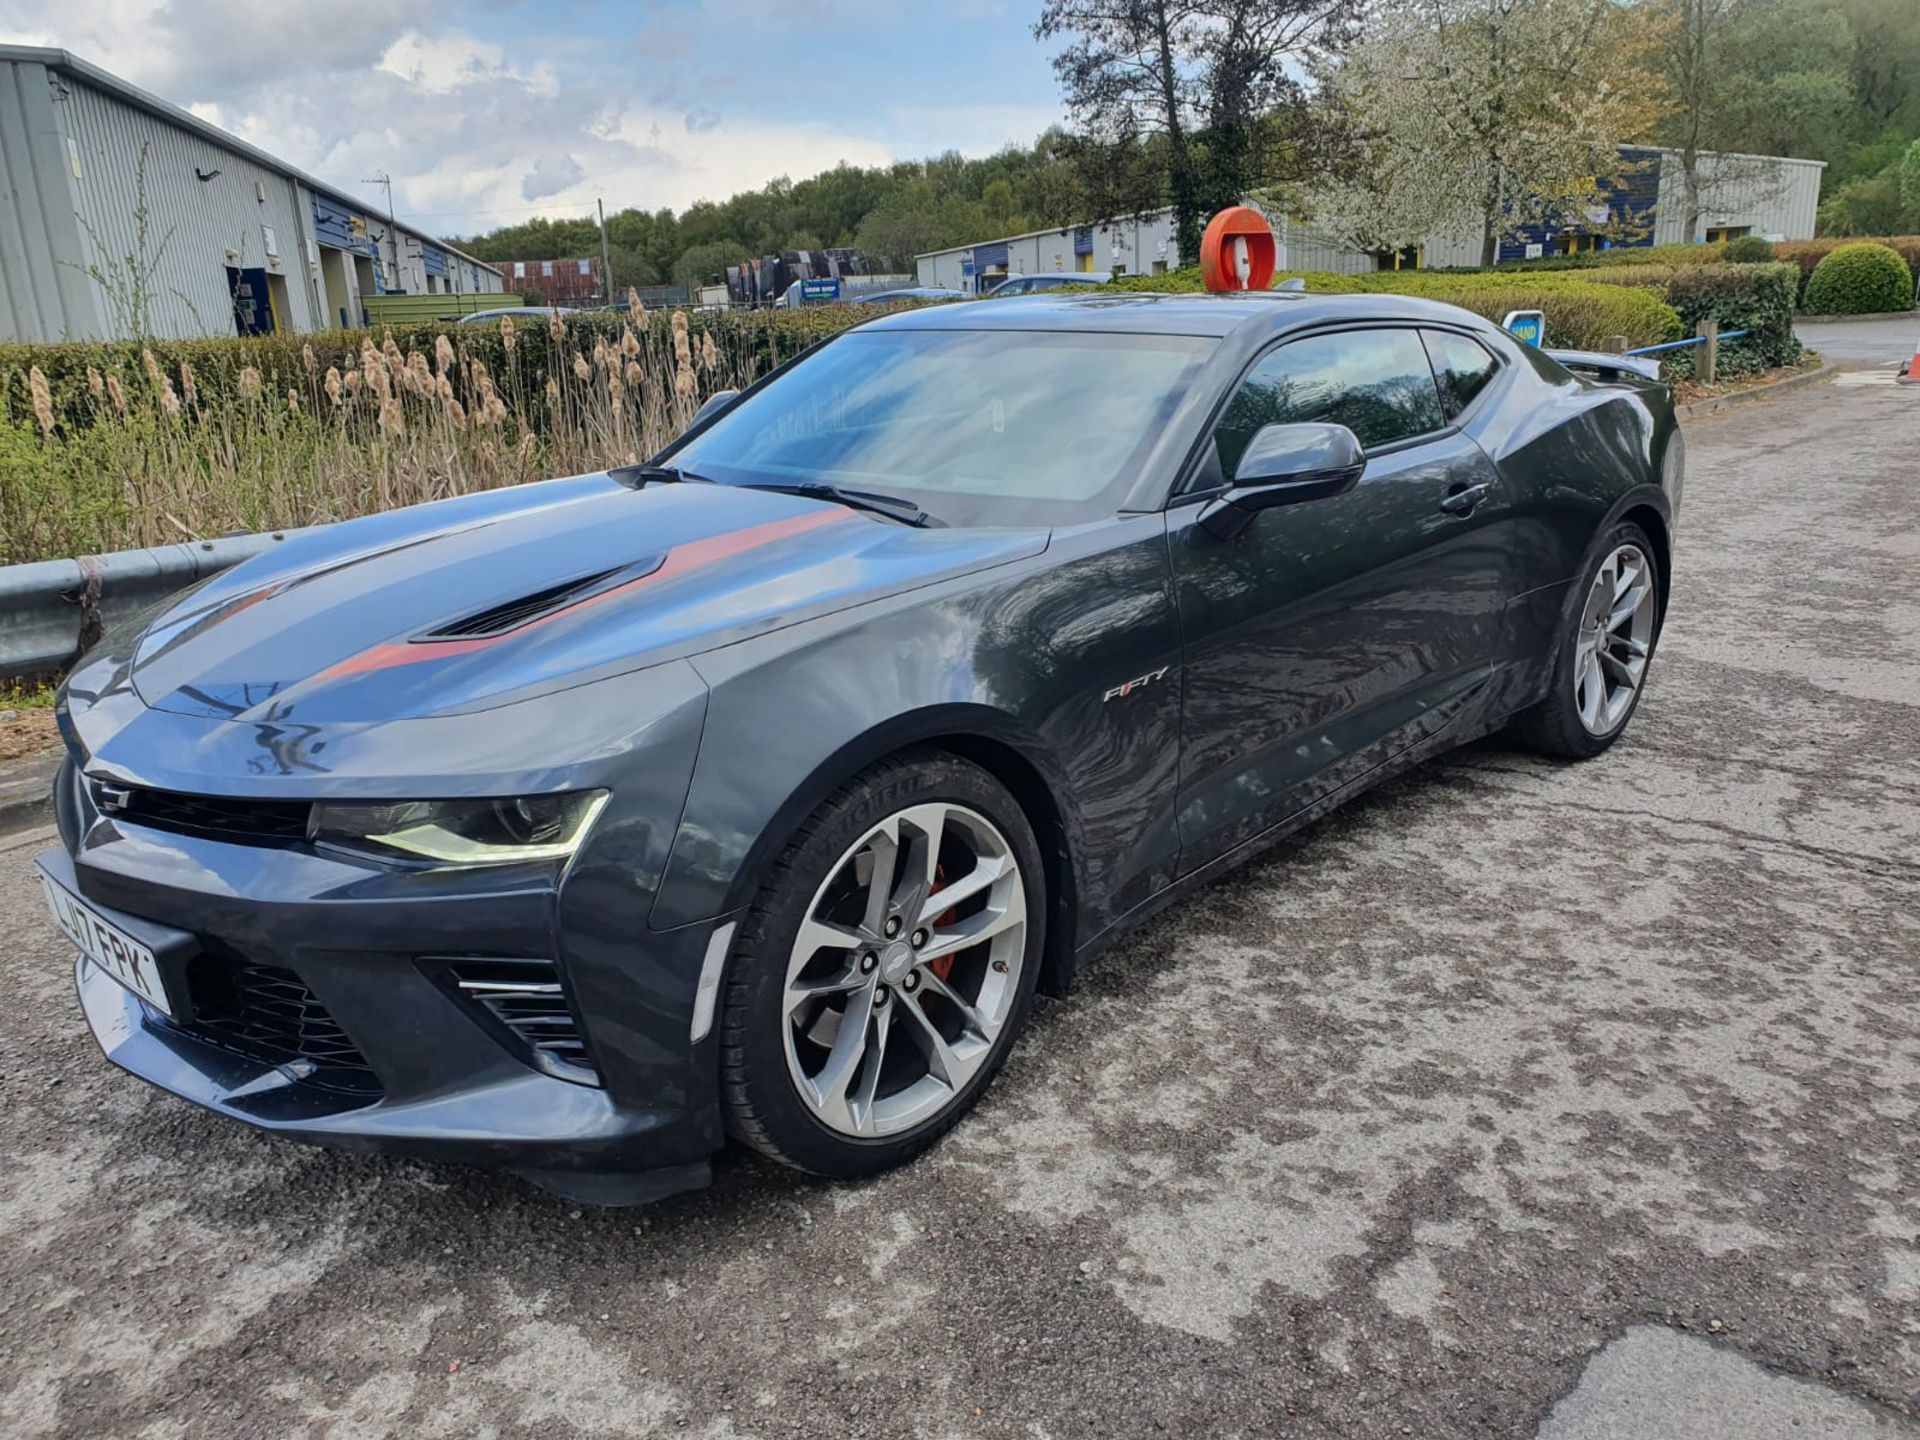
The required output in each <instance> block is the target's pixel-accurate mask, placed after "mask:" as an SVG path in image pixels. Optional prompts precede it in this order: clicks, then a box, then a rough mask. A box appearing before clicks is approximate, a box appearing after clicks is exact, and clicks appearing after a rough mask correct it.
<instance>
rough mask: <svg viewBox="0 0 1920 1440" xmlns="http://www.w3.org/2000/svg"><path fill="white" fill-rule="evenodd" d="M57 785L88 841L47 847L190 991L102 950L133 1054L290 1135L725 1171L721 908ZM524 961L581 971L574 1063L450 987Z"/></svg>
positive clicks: (583, 1190)
mask: <svg viewBox="0 0 1920 1440" xmlns="http://www.w3.org/2000/svg"><path fill="white" fill-rule="evenodd" d="M58 783H59V785H60V786H61V793H60V794H58V795H57V796H56V801H57V804H56V811H57V813H58V815H59V819H60V822H61V831H62V838H63V840H65V841H66V848H63V849H61V850H56V851H51V852H49V853H48V854H46V855H45V856H42V857H41V862H42V863H43V864H44V865H45V866H46V867H47V869H48V870H49V872H50V873H51V874H52V875H53V877H54V878H55V879H56V880H58V881H60V882H61V883H62V884H64V885H65V886H67V888H68V889H70V890H72V891H74V892H75V893H77V894H79V895H81V896H82V897H83V898H85V899H86V900H87V902H88V903H90V904H92V905H93V906H94V907H95V908H96V909H99V910H101V911H102V912H104V913H105V915H106V918H107V919H109V920H110V921H113V922H114V923H117V924H119V925H120V926H121V927H122V928H123V929H126V930H129V931H131V932H133V933H135V934H136V935H138V936H139V937H140V938H141V939H143V940H144V941H146V942H147V943H148V944H149V945H150V946H151V947H152V948H153V949H154V950H155V951H156V952H157V953H160V954H161V955H163V956H164V957H165V960H164V962H163V964H164V968H166V969H167V970H168V971H169V973H170V975H171V976H172V982H171V985H170V988H172V985H177V986H178V989H179V992H180V994H181V995H182V996H183V997H184V998H185V1001H186V1004H185V1006H184V1007H183V1008H182V1013H181V1015H180V1016H179V1017H178V1019H177V1020H169V1019H168V1018H167V1017H165V1016H163V1015H162V1014H161V1013H160V1012H159V1011H158V1010H155V1009H153V1008H151V1007H149V1006H148V1005H147V1004H146V1003H145V1002H144V1001H142V1000H140V999H139V998H138V997H137V996H135V995H133V994H132V993H131V992H129V991H126V990H124V989H122V988H121V987H120V986H119V985H118V984H117V983H116V982H114V981H113V980H112V979H111V978H109V977H108V976H107V975H106V974H105V973H103V972H101V971H100V970H98V969H97V968H95V967H94V966H93V965H92V964H91V963H90V962H88V961H86V960H84V959H81V960H79V961H78V963H77V966H76V972H75V976H76V984H77V988H78V991H79V996H80V1001H81V1005H82V1008H83V1010H84V1011H85V1014H86V1018H87V1023H88V1025H89V1027H90V1028H91V1029H92V1031H93V1034H94V1036H95V1038H96V1039H97V1040H98V1042H99V1044H100V1047H101V1049H102V1051H103V1052H104V1053H105V1054H106V1056H107V1058H108V1059H109V1060H111V1061H112V1062H113V1063H114V1064H116V1065H118V1066H120V1067H121V1068H123V1069H125V1070H127V1071H129V1072H131V1073H133V1074H135V1075H138V1076H140V1077H141V1078H142V1079H145V1080H147V1081H150V1082H151V1083H153V1084H155V1085H157V1086H159V1087H160V1088H162V1089H165V1090H167V1091H170V1092H171V1093H173V1094H175V1095H178V1096H180V1097H182V1098H184V1099H187V1100H190V1101H193V1102H194V1103H196V1104H199V1105H203V1106H205V1107H206V1108H208V1109H210V1110H213V1111H215V1112H217V1113H219V1114H222V1115H226V1116H229V1117H231V1118H233V1119H237V1120H241V1121H244V1122H246V1123H248V1124H250V1125H254V1126H257V1127H259V1128H261V1129H264V1130H269V1131H272V1132H274V1133H276V1134H279V1135H284V1136H286V1137H287V1138H289V1139H293V1140H298V1141H303V1142H306V1143H312V1144H320V1145H331V1146H338V1147H342V1148H349V1149H357V1150H376V1151H385V1152H390V1153H394V1154H401V1155H408V1156H413V1157H417V1158H422V1159H429V1160H441V1161H453V1162H458V1163H467V1164H477V1165H486V1166H495V1167H504V1168H509V1169H512V1170H515V1171H518V1172H520V1173H522V1174H525V1175H527V1176H528V1177H529V1178H531V1179H533V1180H535V1181H537V1182H539V1183H541V1184H543V1185H546V1186H547V1187H549V1188H551V1189H555V1190H558V1191H561V1192H562V1193H565V1194H568V1195H571V1196H574V1197H576V1198H579V1199H584V1200H589V1201H594V1202H604V1203H634V1202H636V1201H640V1200H645V1199H651V1198H656V1197H657V1196H658V1195H662V1194H667V1193H671V1192H672V1191H675V1190H680V1189H686V1188H690V1187H692V1186H697V1185H700V1184H703V1183H705V1181H706V1179H707V1178H708V1159H709V1157H710V1156H711V1154H712V1153H713V1152H714V1151H715V1150H716V1149H718V1148H719V1147H720V1145H721V1144H722V1143H723V1132H722V1127H721V1125H720V1122H719V1110H718V1104H717V1093H716V1066H715V1063H714V1056H713V1054H712V1048H711V1047H712V1045H713V1044H714V1042H713V1040H712V1039H711V1038H709V1039H707V1040H706V1041H704V1042H703V1043H702V1044H699V1045H696V1044H694V1043H692V1042H691V1041H690V1040H689V1038H688V1036H689V1030H690V1017H691V1015H692V1013H693V1009H694V996H695V991H696V989H697V987H698V982H699V975H700V969H701V965H702V961H703V959H704V957H705V951H706V947H707V943H708V941H709V939H710V938H711V936H712V935H713V933H714V930H715V924H713V923H707V924H700V925H689V926H685V927H681V928H680V929H678V930H673V931H665V932H656V931H651V930H649V929H648V928H647V925H646V911H647V906H648V903H649V901H650V899H651V894H650V891H649V890H647V889H643V888H639V887H636V886H635V885H634V884H633V883H632V876H631V873H630V872H626V873H625V874H624V878H625V885H624V887H622V886H621V885H620V884H618V883H617V882H616V881H615V879H614V876H613V874H612V871H611V867H609V866H608V865H606V864H605V863H603V862H600V861H595V860H592V859H590V858H589V857H588V856H586V855H584V854H583V855H582V856H581V857H578V858H577V861H576V864H575V865H574V867H572V869H570V870H569V871H567V872H565V873H559V872H556V871H555V870H554V868H553V867H551V866H524V867H521V866H511V867H508V866H502V867H490V868H488V869H484V870H475V871H470V872H453V871H445V870H439V871H435V870H404V869H394V868H390V867H385V866H381V865H378V864H375V863H371V862H359V861H355V860H353V859H351V858H349V857H336V856H331V855H327V854H324V853H318V852H316V851H314V850H312V849H309V848H306V847H304V846H291V847H270V846H257V845H245V844H236V843H229V842H225V841H219V840H212V839H206V838H201V837H197V836H191V835H184V834H177V833H171V832H162V831H159V830H155V829H151V828H147V827H144V826H140V825H135V824H129V823H125V822H123V821H116V820H115V819H113V818H112V817H108V816H102V815H101V814H100V813H99V812H98V810H97V809H95V808H94V807H93V806H92V802H91V797H90V793H89V790H88V787H87V784H86V782H85V781H84V779H82V778H81V777H80V776H79V775H78V774H77V773H76V771H75V770H74V768H73V767H72V766H71V765H70V766H68V767H67V768H66V769H65V770H63V772H62V774H61V777H60V781H59V782H58ZM623 889H624V894H622V893H621V892H622V890H623ZM510 961H511V962H516V963H520V964H524V965H541V966H544V967H546V973H551V974H552V975H554V976H555V977H557V980H558V982H559V983H560V984H561V985H562V987H563V990H564V1005H561V1006H557V1007H556V1009H557V1010H558V1011H559V1012H560V1013H561V1014H562V1015H564V1016H565V1017H566V1019H567V1020H570V1021H571V1023H572V1024H573V1026H574V1027H576V1029H577V1032H578V1033H577V1037H576V1038H577V1041H578V1046H579V1050H580V1052H582V1053H583V1055H584V1064H582V1065H580V1066H575V1067H570V1068H568V1067H563V1069H562V1073H565V1074H567V1075H569V1076H570V1077H571V1078H560V1075H559V1074H556V1073H548V1070H547V1069H543V1068H542V1063H541V1062H542V1060H543V1054H542V1052H540V1051H538V1050H536V1049H534V1048H533V1047H531V1046H529V1045H527V1044H524V1043H521V1038H522V1037H521V1036H520V1035H519V1033H518V1032H516V1031H513V1030H512V1029H510V1028H508V1027H505V1026H503V1025H502V1024H501V1023H500V1021H499V1017H498V1016H497V1015H495V1014H494V1013H493V1012H492V1011H490V1010H488V1009H487V1008H486V1007H485V1006H484V1005H482V1004H481V1003H479V1002H477V1001H476V1000H475V999H473V998H472V997H471V996H470V995H469V994H467V993H465V992H463V991H462V989H461V987H460V986H459V984H458V983H450V979H451V977H452V976H454V975H456V974H458V973H461V972H460V971H459V969H458V967H461V966H471V965H481V966H486V965H490V964H491V965H498V964H503V963H506V962H510Z"/></svg>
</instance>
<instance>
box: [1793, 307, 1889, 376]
mask: <svg viewBox="0 0 1920 1440" xmlns="http://www.w3.org/2000/svg"><path fill="white" fill-rule="evenodd" d="M1793 333H1794V334H1795V335H1797V336H1799V337H1800V343H1801V344H1802V345H1805V346H1806V347H1807V348H1808V349H1809V350H1818V351H1819V352H1820V353H1821V355H1823V356H1824V357H1825V358H1826V359H1828V360H1832V361H1834V362H1836V363H1837V364H1840V365H1843V366H1848V367H1852V366H1887V367H1892V366H1894V365H1896V364H1905V363H1906V362H1907V361H1909V360H1911V359H1912V358H1913V354H1914V351H1915V350H1916V349H1920V344H1916V342H1920V312H1916V313H1915V314H1912V315H1894V316H1882V317H1880V318H1879V319H1875V320H1799V321H1796V322H1795V323H1794V327H1793Z"/></svg>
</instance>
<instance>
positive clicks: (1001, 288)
mask: <svg viewBox="0 0 1920 1440" xmlns="http://www.w3.org/2000/svg"><path fill="white" fill-rule="evenodd" d="M1106 283H1107V277H1106V276H1104V275H1076V274H1072V273H1065V274H1059V275H1014V276H1011V277H1010V278H1008V279H1005V280H1002V281H1001V282H1000V283H999V284H998V285H996V286H994V287H993V289H991V290H989V291H988V292H987V298H989V299H994V300H1004V299H1007V298H1008V297H1009V296H1013V295H1048V294H1054V293H1057V292H1059V291H1061V290H1082V289H1085V288H1087V287H1088V286H1092V285H1104V284H1106Z"/></svg>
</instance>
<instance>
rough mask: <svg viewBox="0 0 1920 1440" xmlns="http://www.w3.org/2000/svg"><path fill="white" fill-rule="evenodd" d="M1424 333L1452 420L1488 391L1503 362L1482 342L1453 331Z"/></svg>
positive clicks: (1442, 396)
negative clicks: (1481, 393) (1488, 351)
mask: <svg viewBox="0 0 1920 1440" xmlns="http://www.w3.org/2000/svg"><path fill="white" fill-rule="evenodd" d="M1420 334H1421V338H1422V339H1424V340H1425V341H1426V342H1427V354H1428V355H1429V356H1430V357H1432V360H1433V374H1434V378H1435V379H1436V380H1438V381H1439V382H1440V399H1441V402H1442V403H1443V404H1445V406H1446V407H1447V418H1448V419H1449V420H1451V419H1453V417H1454V416H1456V415H1458V414H1459V413H1460V412H1461V411H1462V410H1464V409H1466V408H1467V406H1469V405H1471V404H1472V403H1473V397H1474V396H1476V395H1478V394H1479V393H1480V392H1481V391H1482V390H1484V389H1486V388H1487V382H1488V381H1489V380H1491V379H1493V372H1494V371H1496V370H1498V369H1499V368H1500V362H1499V361H1498V360H1496V359H1494V358H1493V356H1491V355H1489V354H1488V353H1487V349H1486V347H1485V346H1484V345H1482V344H1481V343H1480V342H1479V341H1478V340H1470V339H1468V338H1467V337H1466V336H1465V335H1456V334H1454V333H1453V332H1452V331H1451V330H1423V331H1421V332H1420Z"/></svg>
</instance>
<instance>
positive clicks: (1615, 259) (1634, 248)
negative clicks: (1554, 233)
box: [1463, 241, 1726, 273]
mask: <svg viewBox="0 0 1920 1440" xmlns="http://www.w3.org/2000/svg"><path fill="white" fill-rule="evenodd" d="M1725 250H1726V246H1725V245H1724V244H1722V243H1720V242H1719V241H1715V242H1714V243H1713V244H1711V245H1618V246H1615V247H1614V248H1613V249H1611V250H1588V251H1586V252H1584V253H1583V254H1579V255H1543V256H1541V257H1540V258H1539V259H1538V260H1504V261H1502V262H1501V263H1500V264H1498V265H1496V266H1495V267H1494V269H1496V270H1500V271H1522V272H1525V271H1536V272H1537V271H1547V272H1552V271H1556V270H1617V269H1621V268H1623V267H1632V266H1635V265H1705V264H1711V263H1713V262H1714V261H1716V260H1719V259H1721V258H1722V256H1723V254H1724V252H1725ZM1463 273H1471V272H1463Z"/></svg>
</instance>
